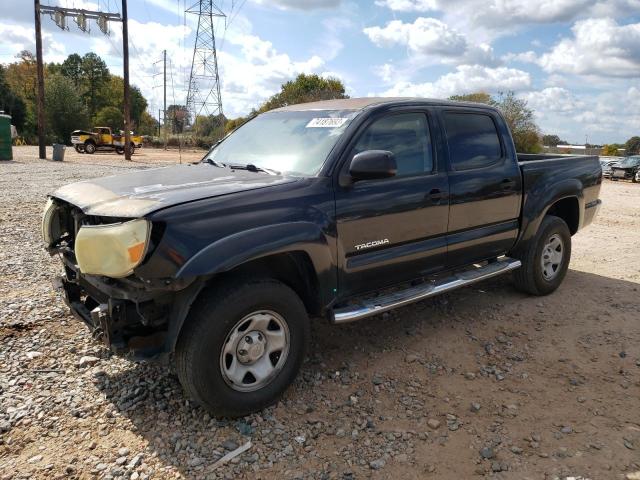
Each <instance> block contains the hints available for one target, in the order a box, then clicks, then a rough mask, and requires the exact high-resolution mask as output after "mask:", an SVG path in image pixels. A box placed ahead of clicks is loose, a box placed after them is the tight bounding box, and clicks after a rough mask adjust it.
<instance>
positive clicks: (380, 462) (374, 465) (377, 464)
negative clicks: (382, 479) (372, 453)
mask: <svg viewBox="0 0 640 480" xmlns="http://www.w3.org/2000/svg"><path fill="white" fill-rule="evenodd" d="M386 464H387V462H386V461H385V460H384V458H379V459H377V460H373V461H371V462H369V467H371V469H372V470H380V469H381V468H383V467H384V466H385V465H386Z"/></svg>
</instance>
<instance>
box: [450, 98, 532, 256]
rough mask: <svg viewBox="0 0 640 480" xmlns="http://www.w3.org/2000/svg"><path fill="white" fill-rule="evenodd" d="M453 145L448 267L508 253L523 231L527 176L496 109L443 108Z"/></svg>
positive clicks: (451, 155) (451, 146) (451, 152)
mask: <svg viewBox="0 0 640 480" xmlns="http://www.w3.org/2000/svg"><path fill="white" fill-rule="evenodd" d="M440 120H441V122H442V125H443V132H444V137H445V141H446V144H447V147H448V159H449V188H450V208H449V227H448V234H447V247H448V251H449V254H448V267H449V268H454V267H458V266H461V265H466V264H470V263H473V262H477V261H481V260H485V259H488V258H491V257H495V256H498V255H501V254H504V253H506V252H507V251H508V250H509V248H511V246H512V245H513V244H514V242H515V240H516V237H517V235H518V225H519V222H518V217H519V215H520V205H521V194H522V193H521V192H522V177H521V173H520V167H519V166H518V163H517V161H516V160H515V158H516V154H515V151H514V150H513V142H512V141H511V137H510V135H509V133H508V130H506V127H505V125H504V121H503V120H502V118H501V117H500V116H499V115H498V114H497V113H495V112H493V111H490V110H489V111H487V110H479V109H478V110H475V109H442V110H441V111H440Z"/></svg>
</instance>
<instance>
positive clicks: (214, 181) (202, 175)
mask: <svg viewBox="0 0 640 480" xmlns="http://www.w3.org/2000/svg"><path fill="white" fill-rule="evenodd" d="M295 180H296V179H295V177H285V176H281V175H270V174H267V173H263V172H248V171H246V170H232V169H230V168H227V167H224V168H223V167H216V166H214V165H210V164H207V163H198V164H189V165H176V166H172V167H165V168H154V169H149V170H139V171H136V172H132V173H125V174H122V175H115V176H110V177H102V178H96V179H93V180H86V181H82V182H77V183H72V184H70V185H65V186H64V187H62V188H60V189H58V190H56V191H55V192H54V193H53V194H52V196H53V197H55V198H59V199H61V200H64V201H66V202H69V203H71V204H73V205H75V206H77V207H79V208H80V209H81V210H82V211H83V212H84V213H85V214H87V215H97V216H105V217H142V216H144V215H147V214H149V213H151V212H154V211H156V210H160V209H162V208H166V207H170V206H172V205H178V204H180V203H185V202H190V201H193V200H200V199H203V198H210V197H216V196H220V195H227V194H230V193H237V192H243V191H247V190H255V189H258V188H265V187H270V186H273V185H280V184H284V183H289V182H293V181H295Z"/></svg>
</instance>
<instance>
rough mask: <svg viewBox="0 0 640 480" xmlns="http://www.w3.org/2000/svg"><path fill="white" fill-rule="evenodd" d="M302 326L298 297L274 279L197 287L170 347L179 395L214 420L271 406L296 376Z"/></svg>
mask: <svg viewBox="0 0 640 480" xmlns="http://www.w3.org/2000/svg"><path fill="white" fill-rule="evenodd" d="M308 340H309V321H308V317H307V313H306V311H305V308H304V305H303V304H302V301H301V300H300V298H299V297H298V296H297V295H296V294H295V292H293V290H291V289H290V288H289V287H287V286H286V285H284V284H282V283H280V282H277V281H275V280H260V281H251V282H245V283H236V284H235V286H229V287H227V288H222V289H220V288H217V289H216V290H205V291H204V292H203V296H202V297H201V298H200V299H199V300H198V302H197V304H196V305H195V306H194V309H193V310H192V312H191V313H190V315H189V317H188V318H187V321H186V324H185V327H184V329H183V332H182V333H181V336H180V339H179V340H178V344H177V346H176V356H175V358H176V370H177V373H178V377H179V378H180V382H181V383H182V385H183V387H184V389H185V390H186V392H187V393H188V394H189V396H191V398H193V399H194V400H195V401H196V402H198V403H199V404H200V405H202V406H203V407H205V408H206V409H207V410H209V411H210V412H211V413H213V414H214V415H219V416H232V417H236V416H242V415H247V414H249V413H251V412H255V411H257V410H260V409H262V408H264V407H266V406H268V405H271V404H272V403H274V402H275V401H277V399H278V398H279V397H280V395H281V394H282V393H283V392H284V391H285V390H286V388H287V387H288V386H289V384H291V382H292V381H293V380H294V378H295V377H296V375H297V373H298V370H299V368H300V365H301V364H302V360H303V358H304V352H305V348H306V344H307V342H308Z"/></svg>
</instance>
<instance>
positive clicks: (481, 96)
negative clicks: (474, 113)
mask: <svg viewBox="0 0 640 480" xmlns="http://www.w3.org/2000/svg"><path fill="white" fill-rule="evenodd" d="M449 100H453V101H456V102H474V103H486V104H491V103H492V102H493V98H491V95H489V94H488V93H485V92H477V93H466V94H464V95H452V96H450V97H449Z"/></svg>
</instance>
